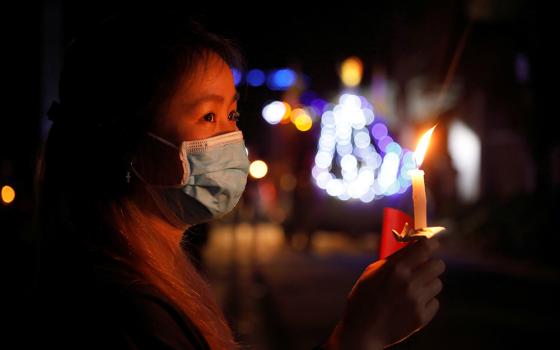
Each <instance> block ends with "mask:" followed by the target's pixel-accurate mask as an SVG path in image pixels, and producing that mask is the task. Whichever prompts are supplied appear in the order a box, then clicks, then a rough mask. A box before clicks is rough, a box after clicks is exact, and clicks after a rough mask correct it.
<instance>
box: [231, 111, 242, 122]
mask: <svg viewBox="0 0 560 350" xmlns="http://www.w3.org/2000/svg"><path fill="white" fill-rule="evenodd" d="M239 116H240V114H239V112H237V111H233V112H231V113H230V114H229V115H228V119H229V120H234V121H239Z"/></svg>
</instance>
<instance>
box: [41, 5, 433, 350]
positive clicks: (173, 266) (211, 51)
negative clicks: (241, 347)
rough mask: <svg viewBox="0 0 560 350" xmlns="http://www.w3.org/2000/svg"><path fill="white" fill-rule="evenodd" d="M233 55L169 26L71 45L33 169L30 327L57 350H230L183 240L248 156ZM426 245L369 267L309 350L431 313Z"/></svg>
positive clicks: (111, 29) (106, 31)
mask: <svg viewBox="0 0 560 350" xmlns="http://www.w3.org/2000/svg"><path fill="white" fill-rule="evenodd" d="M239 57H240V55H239V53H238V51H237V50H236V48H235V46H234V45H232V44H231V43H230V42H229V41H228V40H226V39H223V38H221V37H219V36H217V35H215V34H211V33H208V32H206V31H205V30H204V29H203V28H202V27H201V26H200V25H198V24H197V23H195V22H192V21H184V20H181V19H180V16H176V15H169V14H168V15H167V16H162V15H161V14H160V15H151V16H148V17H145V16H137V17H130V18H124V17H121V18H118V19H112V20H109V21H107V22H106V23H104V24H103V25H102V26H100V27H99V28H97V29H96V30H95V31H92V32H91V33H88V34H86V35H84V36H83V37H82V38H81V39H79V40H77V41H75V42H74V43H72V45H71V46H70V47H69V49H68V51H67V54H66V56H65V62H64V65H65V66H64V70H63V73H62V77H61V82H60V104H54V105H53V108H51V110H50V112H49V115H50V116H51V119H53V120H54V123H53V126H52V128H51V130H50V133H49V137H48V140H47V144H46V147H45V151H44V155H43V157H42V162H41V166H40V173H39V180H40V181H39V185H40V190H41V191H40V206H39V213H40V220H41V221H40V222H41V224H40V227H41V232H42V236H41V256H40V259H41V260H40V280H39V286H40V289H39V292H40V293H39V298H40V311H41V312H40V315H41V317H40V323H39V327H40V329H41V330H42V331H43V332H42V336H43V337H42V338H41V339H42V340H43V341H44V342H46V343H49V344H53V345H56V346H57V348H66V347H72V348H123V349H124V348H126V349H152V348H153V349H157V348H166V349H168V348H172V349H235V348H238V345H237V344H236V342H235V340H234V337H233V335H232V332H231V330H230V328H229V326H228V324H227V322H226V320H225V318H224V315H223V314H222V312H221V311H220V309H219V307H218V305H217V303H216V301H215V300H214V299H213V298H212V296H211V295H212V294H211V292H210V290H209V288H208V286H207V285H206V283H205V282H204V281H203V279H202V278H201V276H199V275H198V273H197V272H196V269H195V268H193V266H192V264H191V263H190V261H189V259H188V257H186V256H185V253H184V251H183V250H182V249H181V246H180V240H181V237H182V234H183V232H184V231H185V230H186V229H187V228H188V227H189V226H190V225H193V224H197V223H201V222H205V221H208V220H211V219H213V218H216V217H219V216H221V215H223V214H225V213H227V212H228V211H230V210H231V209H232V208H233V207H234V206H235V204H236V203H237V201H238V199H239V197H240V196H241V194H242V192H243V189H244V187H245V182H246V176H247V169H248V160H247V155H246V153H245V147H244V144H243V137H242V134H241V132H240V131H239V130H238V128H237V125H236V122H237V120H238V118H239V113H238V112H237V99H238V94H237V92H236V90H235V85H234V80H233V74H232V68H238V69H241V68H242V67H241V63H240V62H241V60H240V58H239ZM436 248H437V241H435V240H423V241H419V242H417V243H414V244H411V245H409V246H408V247H407V248H405V249H403V250H401V251H400V252H399V253H397V254H395V255H394V256H392V257H391V258H389V259H388V260H383V261H380V262H377V263H375V264H372V265H370V266H369V267H368V268H367V269H366V270H365V272H364V273H363V275H362V276H361V277H360V279H359V280H358V282H357V283H356V285H355V286H354V288H353V290H352V292H351V293H350V295H349V296H348V301H347V308H346V312H345V314H344V317H343V318H342V320H341V321H340V322H339V324H338V325H337V326H336V327H335V329H334V331H333V334H332V336H331V337H330V338H329V339H328V340H327V341H326V342H325V343H324V344H323V345H322V346H321V347H324V348H328V349H378V348H382V347H383V346H386V345H389V344H392V343H395V342H397V341H400V340H402V339H404V338H405V337H407V336H409V335H410V334H412V333H413V332H415V331H416V330H418V329H419V328H421V327H422V326H424V325H425V324H426V323H427V322H429V321H430V320H431V319H432V317H433V316H434V314H435V312H436V311H437V308H438V303H437V300H436V299H435V296H436V295H437V294H438V293H439V291H440V290H441V282H440V281H439V279H438V278H437V277H438V276H439V275H440V274H441V273H442V272H443V268H444V265H443V262H441V261H440V260H437V259H432V258H431V256H432V254H433V252H434V250H435V249H436Z"/></svg>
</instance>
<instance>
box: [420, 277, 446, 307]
mask: <svg viewBox="0 0 560 350" xmlns="http://www.w3.org/2000/svg"><path fill="white" fill-rule="evenodd" d="M442 289H443V283H442V282H441V280H440V279H439V278H436V279H434V280H433V281H431V282H430V283H429V284H427V285H425V286H424V287H422V288H421V289H419V295H418V300H419V302H420V303H423V304H425V303H428V302H429V301H430V300H431V299H433V298H435V297H436V296H437V295H438V294H439V293H441V290H442Z"/></svg>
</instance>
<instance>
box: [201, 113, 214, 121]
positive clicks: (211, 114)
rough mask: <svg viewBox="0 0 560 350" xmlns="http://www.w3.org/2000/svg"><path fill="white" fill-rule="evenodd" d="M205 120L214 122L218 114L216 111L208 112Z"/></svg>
mask: <svg viewBox="0 0 560 350" xmlns="http://www.w3.org/2000/svg"><path fill="white" fill-rule="evenodd" d="M203 118H204V120H206V121H207V122H213V121H214V119H216V115H215V114H214V113H208V114H206V115H205V116H204V117H203Z"/></svg>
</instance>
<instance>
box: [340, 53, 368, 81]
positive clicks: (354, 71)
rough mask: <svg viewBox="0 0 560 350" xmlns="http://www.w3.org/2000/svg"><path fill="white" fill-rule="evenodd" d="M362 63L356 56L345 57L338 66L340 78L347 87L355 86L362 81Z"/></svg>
mask: <svg viewBox="0 0 560 350" xmlns="http://www.w3.org/2000/svg"><path fill="white" fill-rule="evenodd" d="M363 71H364V65H363V63H362V60H361V59H359V58H358V57H349V58H347V59H345V60H344V61H343V62H342V64H341V66H340V80H342V83H343V84H344V85H345V86H347V87H356V86H358V85H360V82H361V81H362V75H363Z"/></svg>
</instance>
